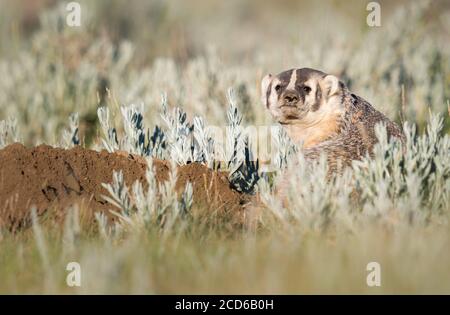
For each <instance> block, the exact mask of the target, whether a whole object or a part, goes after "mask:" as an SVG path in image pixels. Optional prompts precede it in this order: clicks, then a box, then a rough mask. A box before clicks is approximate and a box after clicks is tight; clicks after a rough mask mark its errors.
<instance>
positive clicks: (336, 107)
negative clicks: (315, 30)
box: [261, 68, 405, 171]
mask: <svg viewBox="0 0 450 315" xmlns="http://www.w3.org/2000/svg"><path fill="white" fill-rule="evenodd" d="M261 100H262V102H263V104H264V106H265V107H266V109H267V110H268V111H269V112H270V114H271V115H272V117H273V118H274V119H275V120H276V121H277V122H278V123H280V124H281V125H282V126H283V127H284V128H285V129H286V131H287V134H288V135H289V137H290V138H291V139H292V140H293V141H294V142H295V143H297V144H301V146H302V149H303V153H304V156H305V158H306V159H307V160H317V159H318V158H319V157H320V155H322V154H324V153H325V154H326V156H327V160H328V163H329V167H330V170H331V171H336V170H338V169H342V167H343V166H349V165H350V164H351V162H352V161H353V160H358V159H361V158H362V157H363V156H365V155H366V154H369V155H371V154H372V151H373V146H374V145H375V143H377V137H376V135H375V125H376V124H377V123H383V124H384V125H385V127H386V131H387V135H388V137H389V138H391V137H394V138H396V139H398V140H399V141H400V142H402V143H403V142H404V141H405V140H404V134H403V132H402V129H401V128H400V127H399V126H398V125H397V124H396V123H394V122H392V121H391V120H389V119H388V118H387V117H386V116H385V115H383V114H382V113H381V112H379V111H377V110H376V109H375V108H374V107H373V106H372V105H371V104H370V103H369V102H367V101H366V100H364V99H363V98H362V97H360V96H357V95H355V94H353V93H351V92H350V91H349V89H348V88H347V87H346V85H345V84H344V83H343V82H342V81H341V80H339V79H338V78H337V77H336V76H334V75H331V74H326V73H324V72H322V71H318V70H314V69H310V68H301V69H290V70H287V71H284V72H281V73H280V74H278V75H275V76H274V75H271V74H268V75H266V76H265V77H264V78H263V79H262V82H261Z"/></svg>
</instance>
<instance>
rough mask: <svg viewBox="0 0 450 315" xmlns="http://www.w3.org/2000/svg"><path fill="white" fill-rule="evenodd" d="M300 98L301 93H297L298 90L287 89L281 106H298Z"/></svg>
mask: <svg viewBox="0 0 450 315" xmlns="http://www.w3.org/2000/svg"><path fill="white" fill-rule="evenodd" d="M299 99H300V95H299V94H298V93H297V91H292V90H289V91H286V92H285V93H283V95H282V104H281V106H296V105H297V103H298V100H299Z"/></svg>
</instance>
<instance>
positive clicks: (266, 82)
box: [261, 74, 272, 107]
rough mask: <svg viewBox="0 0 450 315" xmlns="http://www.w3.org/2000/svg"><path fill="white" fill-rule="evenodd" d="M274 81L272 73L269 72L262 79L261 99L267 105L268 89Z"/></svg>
mask: <svg viewBox="0 0 450 315" xmlns="http://www.w3.org/2000/svg"><path fill="white" fill-rule="evenodd" d="M271 82H272V75H271V74H267V75H266V76H264V78H263V79H262V81H261V101H262V102H263V104H264V105H265V106H266V107H267V105H268V104H267V89H268V88H269V85H270V83H271Z"/></svg>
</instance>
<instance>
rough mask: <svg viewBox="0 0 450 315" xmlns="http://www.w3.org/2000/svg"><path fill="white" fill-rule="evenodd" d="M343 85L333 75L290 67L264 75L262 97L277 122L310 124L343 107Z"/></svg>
mask: <svg viewBox="0 0 450 315" xmlns="http://www.w3.org/2000/svg"><path fill="white" fill-rule="evenodd" d="M343 88H344V85H343V84H342V83H341V82H340V81H339V80H338V79H337V78H336V77H335V76H332V75H327V74H325V73H323V72H321V71H318V70H314V69H309V68H302V69H291V70H287V71H284V72H281V73H280V74H278V75H276V76H272V75H271V74H268V75H266V76H265V77H264V78H263V80H262V82H261V99H262V101H263V103H264V104H265V106H266V108H267V109H268V110H269V112H270V113H271V114H272V116H273V117H274V118H275V119H276V120H277V121H278V122H279V123H281V124H304V125H309V124H315V123H317V122H319V121H321V120H323V119H325V118H327V116H329V115H332V114H336V113H337V112H338V111H340V110H342V104H340V103H341V101H340V100H341V98H340V95H342V90H343Z"/></svg>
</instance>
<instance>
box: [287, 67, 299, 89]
mask: <svg viewBox="0 0 450 315" xmlns="http://www.w3.org/2000/svg"><path fill="white" fill-rule="evenodd" d="M296 82H297V69H294V70H292V74H291V79H290V80H289V84H288V86H287V87H286V90H295V83H296Z"/></svg>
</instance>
